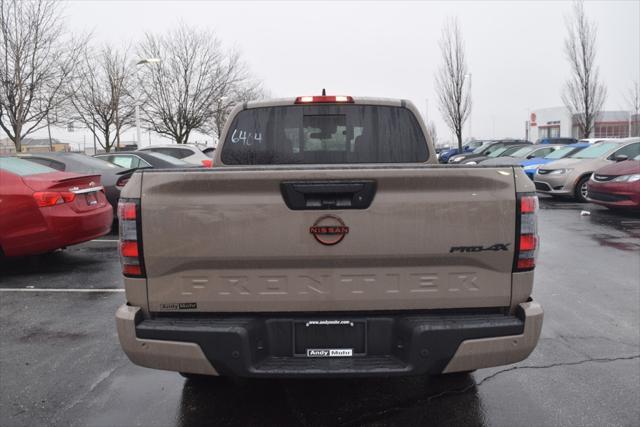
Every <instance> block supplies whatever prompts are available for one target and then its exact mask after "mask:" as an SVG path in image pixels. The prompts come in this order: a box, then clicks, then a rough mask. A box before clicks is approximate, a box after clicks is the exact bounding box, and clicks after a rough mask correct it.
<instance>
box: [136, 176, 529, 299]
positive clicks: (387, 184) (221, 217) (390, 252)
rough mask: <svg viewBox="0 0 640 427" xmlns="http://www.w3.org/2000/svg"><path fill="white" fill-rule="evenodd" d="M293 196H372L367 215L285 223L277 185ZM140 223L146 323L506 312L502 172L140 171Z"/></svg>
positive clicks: (510, 222)
mask: <svg viewBox="0 0 640 427" xmlns="http://www.w3.org/2000/svg"><path fill="white" fill-rule="evenodd" d="M290 182H294V183H302V184H310V186H307V187H309V188H312V187H313V184H317V183H327V182H329V183H332V182H333V183H335V182H338V183H339V184H340V185H343V184H345V183H346V184H349V183H350V182H355V183H362V182H373V183H374V188H373V198H372V200H371V203H370V205H369V206H368V207H366V208H364V209H363V208H362V206H355V207H356V208H354V209H345V208H344V206H345V205H344V204H341V203H337V204H332V203H329V204H327V205H325V207H326V209H303V210H292V209H290V208H289V207H288V206H287V204H286V203H285V200H284V197H283V188H284V187H285V186H283V185H282V184H283V183H290ZM300 188H303V189H304V188H305V185H303V186H302V187H300ZM336 188H341V190H340V191H342V190H344V189H345V188H346V189H347V190H348V188H349V185H346V186H343V187H336ZM336 191H338V190H336ZM341 196H342V195H341V194H338V195H337V199H340V197H341ZM365 202H366V201H365ZM356 205H357V203H356ZM141 209H142V238H143V245H144V246H143V247H144V249H143V251H144V262H145V265H146V271H147V278H148V281H147V289H148V297H149V306H150V310H151V311H173V310H178V309H185V308H188V309H189V311H206V312H228V311H235V312H256V311H263V312H266V311H342V310H395V309H403V310H406V309H437V308H455V307H464V308H470V307H505V306H508V305H509V303H510V296H511V271H512V266H513V257H514V238H515V228H516V224H515V218H516V215H515V211H516V206H515V187H514V177H513V170H512V169H511V168H482V167H473V168H451V167H437V166H436V167H428V166H427V167H406V166H402V167H398V166H388V167H386V166H374V167H353V168H348V169H347V168H326V169H322V168H318V167H314V168H305V167H301V168H299V169H292V168H277V167H274V168H263V169H250V168H238V169H236V168H220V169H217V170H216V169H211V170H202V171H188V172H185V171H181V172H178V171H176V172H172V171H164V172H163V171H145V172H144V173H143V176H142V201H141ZM326 215H331V218H323V217H325V216H326ZM337 240H340V241H339V242H337V243H336V241H337ZM323 243H329V244H323ZM332 243H335V244H332Z"/></svg>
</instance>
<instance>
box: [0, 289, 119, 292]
mask: <svg viewBox="0 0 640 427" xmlns="http://www.w3.org/2000/svg"><path fill="white" fill-rule="evenodd" d="M0 292H124V289H108V288H104V289H56V288H0Z"/></svg>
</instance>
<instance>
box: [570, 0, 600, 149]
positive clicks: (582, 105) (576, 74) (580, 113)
mask: <svg viewBox="0 0 640 427" xmlns="http://www.w3.org/2000/svg"><path fill="white" fill-rule="evenodd" d="M567 32H568V35H567V39H566V40H565V46H564V49H565V54H566V56H567V59H568V60H569V64H570V67H571V77H570V78H569V80H567V82H566V84H565V88H564V92H563V94H562V100H563V102H564V104H565V106H566V107H567V109H568V110H569V111H570V112H571V114H572V115H573V116H574V117H575V118H576V120H577V122H578V127H579V128H580V131H581V132H582V135H581V137H583V138H589V136H590V135H591V132H592V131H593V129H594V127H595V122H596V119H597V116H598V113H599V112H600V110H601V109H602V105H603V104H604V101H605V98H606V95H607V90H606V88H605V87H604V84H603V83H602V82H601V81H600V78H599V73H598V68H597V67H596V65H595V59H596V51H597V49H596V33H597V30H596V25H595V24H594V23H593V22H590V21H589V20H588V19H587V16H586V15H585V12H584V4H583V2H582V1H581V0H579V1H576V2H575V3H574V6H573V15H572V16H571V17H570V18H569V19H568V20H567Z"/></svg>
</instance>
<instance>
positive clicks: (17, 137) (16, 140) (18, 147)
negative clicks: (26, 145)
mask: <svg viewBox="0 0 640 427" xmlns="http://www.w3.org/2000/svg"><path fill="white" fill-rule="evenodd" d="M14 132H15V133H14V135H15V138H14V139H13V143H14V144H15V146H16V153H20V152H22V126H21V125H17V126H15V127H14Z"/></svg>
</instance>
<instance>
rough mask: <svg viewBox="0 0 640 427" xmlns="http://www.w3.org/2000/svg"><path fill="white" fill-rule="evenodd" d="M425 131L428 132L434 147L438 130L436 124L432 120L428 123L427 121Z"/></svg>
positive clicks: (436, 142)
mask: <svg viewBox="0 0 640 427" xmlns="http://www.w3.org/2000/svg"><path fill="white" fill-rule="evenodd" d="M427 132H428V133H429V136H430V137H431V142H432V143H433V146H434V147H435V146H436V145H437V144H438V130H437V129H436V124H435V123H434V122H432V121H430V122H429V123H427Z"/></svg>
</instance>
